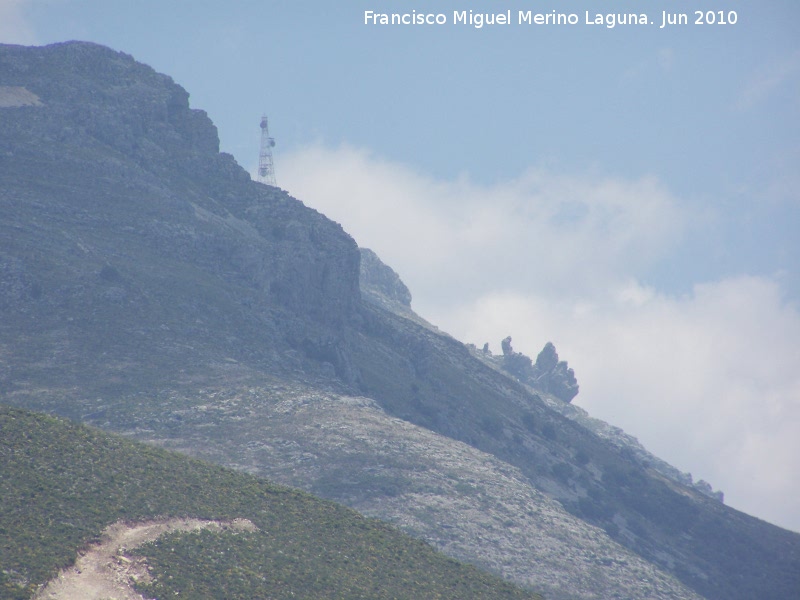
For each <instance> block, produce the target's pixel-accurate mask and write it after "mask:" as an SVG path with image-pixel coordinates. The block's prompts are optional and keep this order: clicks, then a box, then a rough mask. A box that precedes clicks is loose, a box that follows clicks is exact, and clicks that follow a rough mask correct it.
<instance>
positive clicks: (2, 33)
mask: <svg viewBox="0 0 800 600" xmlns="http://www.w3.org/2000/svg"><path fill="white" fill-rule="evenodd" d="M26 3H27V0H0V43H2V44H23V45H31V44H36V43H37V40H36V35H35V34H34V32H33V28H32V27H31V26H30V24H29V23H28V21H27V19H26V18H25V14H24V8H23V6H24V4H26Z"/></svg>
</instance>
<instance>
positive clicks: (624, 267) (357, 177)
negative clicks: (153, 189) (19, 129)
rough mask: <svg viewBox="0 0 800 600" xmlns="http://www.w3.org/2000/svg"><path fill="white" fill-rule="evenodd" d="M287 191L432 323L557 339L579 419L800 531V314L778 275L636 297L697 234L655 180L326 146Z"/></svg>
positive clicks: (491, 334)
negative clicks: (401, 289) (516, 172)
mask: <svg viewBox="0 0 800 600" xmlns="http://www.w3.org/2000/svg"><path fill="white" fill-rule="evenodd" d="M281 183H282V184H283V185H285V186H286V187H287V188H288V189H289V190H290V191H291V192H292V193H294V194H295V195H296V196H297V197H299V198H301V199H302V200H303V201H304V202H306V203H307V204H308V205H310V206H312V207H314V208H316V209H318V210H320V211H321V212H323V213H325V214H327V215H328V216H329V217H331V218H333V219H334V220H336V221H339V222H340V223H342V225H343V226H344V228H345V229H346V230H347V231H348V232H349V233H351V235H353V236H354V237H355V239H356V241H357V242H359V244H360V245H362V246H367V247H370V248H372V249H373V250H375V251H376V252H377V253H378V254H379V255H380V256H381V257H382V258H383V259H384V260H385V261H386V262H387V263H388V264H390V265H391V266H392V267H393V268H395V269H396V270H397V271H398V272H399V273H400V275H401V277H403V279H404V281H405V282H406V283H407V284H408V285H409V287H410V288H411V291H412V294H414V298H415V299H414V306H415V308H416V309H417V311H418V312H420V314H422V315H423V316H424V317H426V318H428V319H429V320H431V321H432V322H434V323H436V324H437V325H439V326H440V327H442V328H443V329H444V330H446V331H449V332H450V333H452V334H454V335H455V336H456V337H458V338H459V339H461V340H463V341H465V342H474V343H476V344H482V343H483V342H485V341H489V342H490V343H491V345H492V347H493V348H494V349H495V350H497V349H498V346H499V340H500V339H502V338H503V337H505V336H506V335H512V336H513V337H514V347H515V349H517V350H520V351H524V352H525V353H527V354H531V355H534V356H535V354H536V353H537V352H538V351H539V349H541V347H542V346H543V345H544V343H545V342H546V341H548V340H552V341H553V342H554V343H555V344H556V347H557V348H558V350H559V352H560V354H561V356H562V358H565V359H566V360H568V361H569V363H570V365H571V366H573V367H574V368H575V370H576V373H577V376H578V379H579V382H580V384H581V394H580V395H579V396H578V398H576V400H575V402H576V403H578V404H580V405H582V406H584V407H586V408H587V409H588V410H589V411H590V412H591V413H592V414H593V415H595V416H597V417H600V418H603V419H605V420H607V421H609V422H611V423H613V424H615V425H619V426H621V427H623V428H624V429H626V430H627V431H628V432H629V433H631V434H633V435H636V436H638V437H639V438H640V440H641V441H642V442H643V443H644V444H645V446H647V447H648V448H649V449H651V450H652V451H654V452H655V453H656V454H658V455H660V456H662V457H663V458H665V459H666V460H668V461H670V462H672V463H673V464H675V465H676V466H677V467H679V468H681V469H683V470H688V471H691V472H693V474H694V475H695V477H696V478H704V479H706V480H708V481H710V482H711V483H712V484H713V485H714V486H715V487H716V488H719V489H722V490H723V491H725V493H726V498H727V501H728V502H729V503H730V504H732V505H733V506H735V507H737V508H740V509H742V510H745V511H747V512H750V513H752V514H755V515H757V516H760V517H762V518H765V519H768V520H771V521H773V522H776V523H778V524H781V525H783V526H786V527H791V528H793V529H796V530H800V516H799V515H798V514H797V511H796V506H795V505H794V504H795V499H796V498H797V497H800V481H798V480H797V477H796V473H798V472H800V436H798V432H800V371H798V369H797V365H798V364H800V341H798V340H800V313H798V311H797V309H796V307H793V306H791V305H789V304H787V303H786V302H785V301H784V300H783V298H782V296H781V292H780V288H779V285H778V284H777V283H776V282H775V281H773V280H771V279H769V278H765V277H738V278H728V279H722V280H719V281H713V282H707V283H703V284H698V285H695V286H694V288H693V290H692V292H691V294H688V295H685V296H673V295H668V294H665V293H662V292H659V291H657V290H654V289H650V288H647V287H645V286H643V285H642V284H640V283H639V282H638V280H639V279H641V276H642V275H643V274H645V273H646V272H647V269H648V267H650V266H651V265H652V264H653V262H654V261H656V260H659V259H663V258H665V257H669V255H670V252H672V251H674V250H675V248H676V246H677V245H678V244H679V243H680V240H681V236H682V234H683V233H684V232H685V231H686V229H687V227H689V226H690V223H691V222H692V221H694V220H696V219H697V218H698V215H695V214H690V213H688V212H687V210H686V209H684V208H682V207H681V203H680V202H679V201H678V200H677V199H676V198H674V197H673V196H671V194H670V193H669V191H668V190H666V189H665V188H664V187H663V186H662V185H661V184H660V183H659V182H658V181H656V180H654V179H651V178H642V179H639V180H635V181H627V180H621V179H615V178H610V177H604V176H598V175H596V174H595V175H593V174H588V175H586V174H583V175H578V176H567V175H558V174H553V173H549V172H547V171H543V170H531V171H529V172H527V173H525V174H523V175H522V176H521V177H519V178H518V179H516V180H514V181H510V182H507V183H503V184H498V185H494V186H483V185H478V184H475V183H473V182H471V181H470V180H469V179H468V178H467V177H462V178H459V179H457V180H454V181H438V180H435V179H433V178H430V177H426V176H424V175H420V174H419V173H416V172H414V171H412V170H410V169H408V168H406V167H404V166H402V165H397V164H393V163H391V162H388V161H385V160H381V159H379V158H377V157H375V156H372V155H370V154H369V153H368V152H365V151H362V150H357V149H353V148H348V147H343V148H339V149H336V150H332V149H329V148H325V147H322V146H314V147H310V148H305V149H302V150H300V151H297V152H295V153H293V154H289V155H283V156H282V159H281ZM703 218H704V219H705V218H708V217H707V215H706V216H703ZM678 268H680V266H678Z"/></svg>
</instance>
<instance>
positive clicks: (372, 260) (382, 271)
mask: <svg viewBox="0 0 800 600" xmlns="http://www.w3.org/2000/svg"><path fill="white" fill-rule="evenodd" d="M359 250H360V252H361V270H360V282H361V297H362V298H364V299H365V300H368V301H370V302H373V303H375V304H378V305H380V306H387V307H389V308H400V309H401V310H402V309H410V308H411V292H410V291H408V288H407V287H406V284H405V283H403V281H402V280H401V279H400V276H399V275H398V274H397V273H396V272H395V271H394V269H392V268H391V267H390V266H388V265H386V264H384V263H383V261H381V259H380V258H378V255H377V254H375V253H374V252H373V251H372V250H370V249H369V248H359Z"/></svg>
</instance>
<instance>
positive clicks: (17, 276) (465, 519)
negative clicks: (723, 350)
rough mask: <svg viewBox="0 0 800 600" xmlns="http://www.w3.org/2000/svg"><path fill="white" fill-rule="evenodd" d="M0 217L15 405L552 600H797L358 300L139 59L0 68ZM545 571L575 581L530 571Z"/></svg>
mask: <svg viewBox="0 0 800 600" xmlns="http://www.w3.org/2000/svg"><path fill="white" fill-rule="evenodd" d="M0 214H2V217H3V218H2V219H0V312H1V313H2V317H3V318H2V319H0V394H2V395H3V398H4V401H5V402H7V403H8V404H12V405H15V406H18V407H24V408H28V409H36V410H41V411H46V412H51V413H55V414H59V415H62V416H68V417H70V418H72V419H75V420H80V421H84V422H88V423H91V424H93V425H96V426H98V427H101V428H103V429H107V430H112V431H118V432H125V433H126V434H128V435H130V436H132V437H135V438H138V439H142V440H149V441H153V442H156V443H159V444H162V445H167V446H170V447H172V448H177V449H180V450H182V451H184V452H187V453H191V454H195V455H201V456H203V457H205V458H209V459H211V460H214V461H215V462H218V463H221V464H224V465H228V466H234V467H237V468H239V469H247V470H251V471H253V472H256V473H259V474H264V475H269V476H270V477H276V478H279V479H280V481H282V482H285V483H289V484H292V485H294V486H297V487H303V486H304V487H306V488H307V489H308V490H311V491H314V492H315V493H318V494H322V495H326V496H328V497H330V498H334V499H336V500H338V501H341V502H344V503H347V504H349V505H352V506H354V507H356V508H359V509H360V510H363V511H364V512H368V513H369V514H370V515H375V516H380V517H381V518H384V519H387V520H391V521H393V522H395V523H398V524H399V525H401V526H402V527H404V528H406V529H407V530H408V531H409V532H412V533H414V534H415V535H419V536H421V537H424V538H425V539H427V540H429V541H431V542H432V543H435V544H437V545H438V546H439V547H440V548H442V549H443V550H445V551H447V552H448V553H449V554H450V555H452V556H456V557H460V558H468V559H469V560H470V561H472V562H474V563H476V564H479V565H481V566H484V567H486V568H490V569H492V570H494V571H497V572H499V573H502V574H503V575H505V576H507V577H509V578H512V579H513V580H514V581H517V582H519V583H523V584H529V583H531V582H535V584H536V585H540V586H541V589H542V590H545V591H547V593H548V595H549V596H550V597H552V598H559V599H560V598H570V599H580V600H594V599H601V598H607V597H613V595H614V594H616V595H618V596H621V597H625V598H632V599H640V598H641V599H642V600H645V599H647V600H650V599H652V598H659V599H661V598H663V599H671V600H677V599H682V598H692V597H696V596H697V595H699V596H702V597H705V598H708V599H709V600H723V599H724V600H750V599H752V598H761V599H773V600H784V599H785V598H793V597H800V535H798V534H795V533H792V532H788V531H785V530H782V529H780V528H778V527H774V526H772V525H769V524H768V523H764V522H763V521H759V520H758V519H755V518H753V517H750V516H748V515H745V514H742V513H740V512H737V511H735V510H732V509H730V508H729V507H726V506H725V505H723V504H722V503H720V502H718V501H717V500H715V499H714V498H711V497H709V496H708V495H706V494H703V493H701V491H699V490H697V489H695V488H693V487H691V486H688V485H685V484H684V483H683V482H682V481H681V480H680V478H678V479H675V478H674V477H670V476H668V475H669V472H668V470H667V471H665V470H664V469H663V468H655V467H654V465H653V464H651V462H650V460H649V459H648V458H647V455H646V454H645V453H641V452H631V451H630V447H629V446H625V445H622V446H620V445H619V444H617V443H615V442H614V440H610V439H605V438H603V437H601V436H598V435H596V434H595V433H594V432H593V431H591V430H590V429H589V428H587V427H586V426H584V425H582V424H581V423H580V422H578V421H573V420H570V419H569V418H566V417H565V416H563V415H562V414H560V413H559V412H558V411H556V410H553V408H552V402H555V401H557V400H556V399H555V398H552V397H549V396H548V395H547V394H548V392H547V390H552V389H554V388H552V386H547V387H546V389H538V390H537V389H533V388H531V387H528V385H526V384H524V383H523V382H522V381H521V380H518V378H515V377H512V376H511V375H509V374H508V372H503V370H502V369H499V368H496V367H497V365H494V364H492V363H490V362H486V361H485V360H482V359H481V358H480V357H478V356H476V355H475V353H474V352H473V351H471V350H470V349H469V348H467V347H466V346H464V345H463V344H461V343H459V342H458V341H456V340H454V339H452V338H451V337H449V336H447V335H445V334H443V333H441V332H439V331H438V330H436V329H435V328H433V327H431V326H429V325H427V324H425V323H424V322H423V321H422V320H421V319H419V318H418V317H416V316H415V315H414V314H413V313H412V312H411V310H410V307H408V306H407V304H408V299H409V294H408V290H403V288H402V287H401V285H400V283H399V282H398V280H397V279H396V278H394V277H389V276H386V277H382V276H379V277H373V278H372V279H371V280H370V281H371V283H370V284H369V285H364V286H363V287H362V284H361V281H360V276H361V275H363V274H362V273H361V272H360V271H361V269H362V267H369V265H372V270H373V272H374V271H375V270H376V269H377V270H378V272H381V269H382V267H381V265H380V264H379V261H378V259H377V257H374V256H370V257H368V259H366V260H362V256H361V253H360V252H359V249H358V247H357V245H356V243H355V242H354V241H353V240H352V239H351V238H350V237H349V236H348V235H347V234H346V232H344V231H343V230H342V228H341V227H340V226H339V225H337V224H336V223H333V222H331V221H330V220H329V219H327V218H325V217H324V216H323V215H321V214H319V213H317V212H315V211H313V210H310V209H308V208H307V207H305V206H304V205H303V204H302V203H301V202H300V201H298V200H296V199H294V198H292V197H291V196H289V195H288V194H287V193H285V192H283V191H281V190H279V189H276V188H273V187H269V186H264V185H261V184H258V183H255V182H253V181H251V180H250V178H249V176H248V174H247V173H246V172H245V171H244V170H243V169H242V168H241V167H239V165H237V164H236V163H235V162H234V161H233V159H232V157H230V156H229V155H226V154H224V153H220V152H219V141H218V137H217V133H216V129H215V127H214V125H213V124H212V123H211V121H210V120H209V119H208V117H207V116H206V115H205V113H203V112H202V111H199V110H196V109H192V108H190V106H189V98H188V93H187V92H186V91H185V90H183V89H182V88H181V87H180V86H178V85H176V84H175V83H174V82H173V81H172V80H171V79H169V77H167V76H165V75H161V74H158V73H156V72H155V71H153V70H152V69H151V68H149V67H147V66H146V65H142V64H140V63H137V62H136V61H135V60H133V59H132V58H131V57H129V56H126V55H124V54H121V53H117V52H113V51H111V50H109V49H107V48H103V47H100V46H97V45H93V44H85V43H67V44H58V45H54V46H48V47H44V48H23V47H16V46H0ZM384 275H386V272H385V271H384ZM398 306H399V307H400V308H398ZM543 341H544V340H543ZM510 356H511V357H512V358H519V357H514V355H510ZM567 373H568V371H567ZM562 374H564V373H563V372H562ZM537 380H538V379H537ZM525 381H527V382H528V383H531V382H530V381H528V380H525ZM534 383H535V382H534ZM566 383H567V384H569V386H568V388H569V389H570V390H572V392H574V391H576V388H575V387H574V385H573V382H572V381H571V380H566ZM562 391H563V390H562ZM567 391H569V390H567ZM564 397H570V396H569V395H567V396H564ZM643 400H646V399H643ZM334 425H335V426H334ZM382 440H384V442H382ZM388 440H393V441H392V442H391V443H389V442H388ZM426 448H427V449H428V451H426V450H425V449H426ZM451 458H452V460H451ZM454 464H456V466H457V468H456V469H453V468H452V467H453V465H454ZM665 472H666V473H667V475H665ZM501 481H502V482H503V483H502V485H501V484H500V482H501ZM531 505H533V506H531ZM445 517H446V518H445ZM542 540H545V541H546V543H540V542H541V541H542ZM621 547H622V548H621ZM519 548H524V549H529V550H526V551H527V552H528V553H527V554H526V553H525V552H520V551H519V550H518V549H519ZM537 552H539V554H537ZM546 553H549V554H550V555H551V556H552V555H557V556H558V555H563V556H569V557H570V560H568V561H564V562H563V563H561V562H560V561H558V560H552V562H551V565H550V566H549V567H548V568H547V569H539V570H538V571H537V569H536V568H534V567H530V566H528V567H526V566H525V565H537V564H541V563H540V562H539V560H538V559H536V557H537V556H539V557H541V556H543V555H544V554H546ZM625 553H627V556H628V557H634V558H635V560H633V559H629V558H625V557H624V556H625ZM561 564H564V565H566V566H563V567H562V566H560V565H561ZM642 573H647V576H646V577H642V576H640V574H642ZM676 580H678V581H676Z"/></svg>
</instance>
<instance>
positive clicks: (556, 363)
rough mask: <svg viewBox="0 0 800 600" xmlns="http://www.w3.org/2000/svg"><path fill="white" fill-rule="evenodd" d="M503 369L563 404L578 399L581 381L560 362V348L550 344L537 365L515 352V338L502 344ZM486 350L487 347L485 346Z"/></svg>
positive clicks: (537, 359) (541, 353) (540, 355)
mask: <svg viewBox="0 0 800 600" xmlns="http://www.w3.org/2000/svg"><path fill="white" fill-rule="evenodd" d="M501 347H502V349H503V358H502V363H501V364H502V367H503V369H505V370H506V371H507V372H508V373H510V374H511V375H513V376H514V377H516V378H517V379H519V380H520V381H521V382H522V383H524V384H526V385H529V386H531V387H533V388H536V389H537V390H541V391H543V392H546V393H548V394H552V395H553V396H555V397H556V398H558V399H559V400H562V401H563V402H571V401H572V399H573V398H574V397H575V396H577V395H578V389H579V388H578V380H577V379H575V372H574V371H573V370H572V369H570V368H569V365H567V363H566V361H563V360H561V361H560V360H558V353H557V352H556V347H555V346H554V345H553V344H552V342H547V344H545V346H544V348H543V349H542V351H541V352H540V353H539V356H537V357H536V363H533V361H531V359H530V358H529V357H527V356H526V355H524V354H522V353H521V352H514V349H513V348H512V347H511V336H509V337H507V338H505V339H504V340H503V341H502V342H501ZM484 348H485V349H486V346H484Z"/></svg>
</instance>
